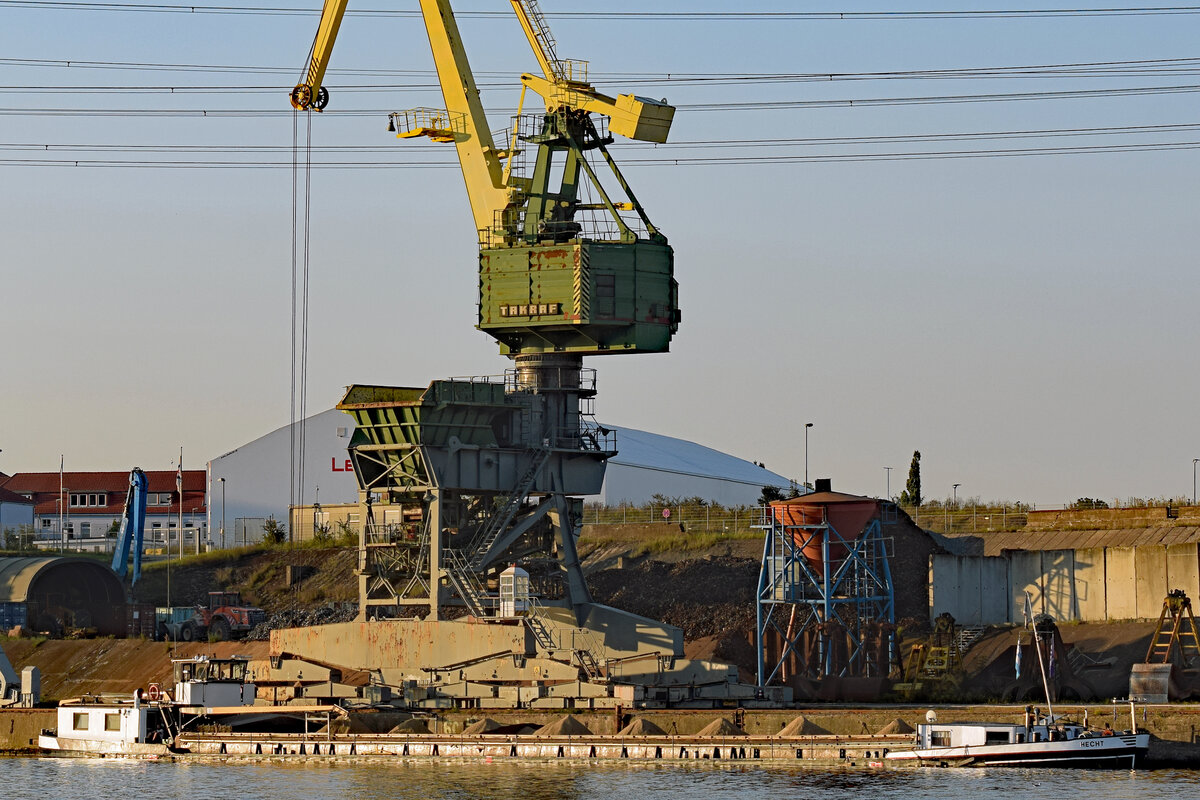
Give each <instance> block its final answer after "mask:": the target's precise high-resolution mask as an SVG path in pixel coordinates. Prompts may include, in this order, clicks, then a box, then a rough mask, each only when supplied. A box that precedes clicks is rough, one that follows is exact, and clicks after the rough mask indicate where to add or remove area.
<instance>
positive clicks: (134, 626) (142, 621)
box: [125, 603, 155, 639]
mask: <svg viewBox="0 0 1200 800" xmlns="http://www.w3.org/2000/svg"><path fill="white" fill-rule="evenodd" d="M154 627H155V620H154V605H153V604H146V603H130V604H128V605H127V606H125V635H126V636H128V637H129V638H130V639H136V638H138V637H142V636H144V637H145V638H147V639H153V638H154Z"/></svg>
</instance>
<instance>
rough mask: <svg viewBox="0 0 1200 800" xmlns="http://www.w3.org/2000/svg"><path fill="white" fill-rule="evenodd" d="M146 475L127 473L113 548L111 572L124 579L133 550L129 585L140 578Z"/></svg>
mask: <svg viewBox="0 0 1200 800" xmlns="http://www.w3.org/2000/svg"><path fill="white" fill-rule="evenodd" d="M146 485H147V482H146V473H144V472H142V470H141V469H140V468H138V467H134V468H133V471H132V472H130V473H129V492H128V493H127V494H126V495H125V510H124V511H123V512H122V513H121V530H120V532H119V533H118V534H117V542H116V545H115V546H114V547H113V561H112V568H113V572H115V573H117V575H118V576H119V577H122V578H124V577H125V573H126V571H127V570H128V568H129V551H130V550H131V549H132V550H133V575H132V577H131V578H130V580H129V585H130V586H132V585H133V584H135V583H137V582H138V578H140V577H142V540H143V538H144V536H145V532H146Z"/></svg>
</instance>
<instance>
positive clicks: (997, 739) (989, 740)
mask: <svg viewBox="0 0 1200 800" xmlns="http://www.w3.org/2000/svg"><path fill="white" fill-rule="evenodd" d="M1008 738H1009V737H1008V731H986V732H985V733H984V734H983V743H984V744H1008Z"/></svg>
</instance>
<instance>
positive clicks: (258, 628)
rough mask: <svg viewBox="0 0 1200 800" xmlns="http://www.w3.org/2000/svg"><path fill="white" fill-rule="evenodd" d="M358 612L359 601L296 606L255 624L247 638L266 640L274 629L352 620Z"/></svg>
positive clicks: (305, 626)
mask: <svg viewBox="0 0 1200 800" xmlns="http://www.w3.org/2000/svg"><path fill="white" fill-rule="evenodd" d="M357 614H358V604H357V603H326V604H325V605H321V606H315V607H311V608H301V607H299V606H294V607H292V608H286V609H284V610H282V611H277V612H275V613H274V614H272V615H270V616H269V617H267V621H266V622H263V623H260V624H258V625H255V626H254V628H253V629H251V631H250V633H249V634H247V635H246V638H247V639H250V640H252V641H266V640H267V639H270V638H271V631H274V630H279V629H281V628H307V627H309V626H312V625H330V624H332V623H335V622H350V621H351V620H353V619H354V617H355V616H356V615H357Z"/></svg>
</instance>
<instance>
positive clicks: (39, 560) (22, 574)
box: [0, 556, 86, 603]
mask: <svg viewBox="0 0 1200 800" xmlns="http://www.w3.org/2000/svg"><path fill="white" fill-rule="evenodd" d="M84 560H86V559H82V558H72V559H61V558H57V557H45V556H29V557H25V558H0V603H24V602H25V601H27V600H28V599H29V587H30V586H32V585H33V581H34V579H35V578H36V577H37V576H38V574H39V573H40V572H41V571H42V570H44V569H46V568H47V567H49V566H50V565H51V564H53V563H54V562H55V561H84Z"/></svg>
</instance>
